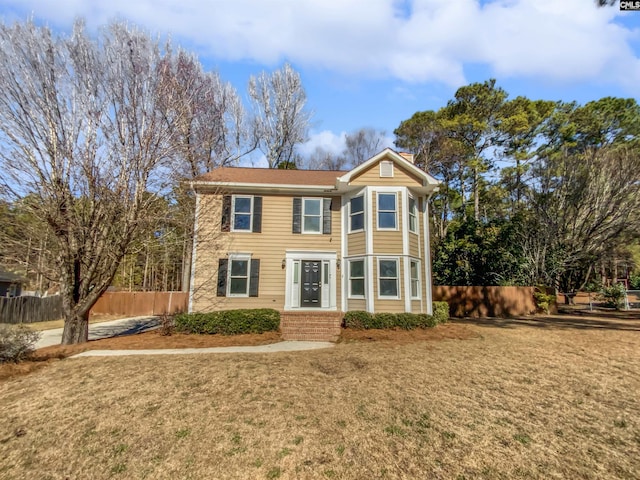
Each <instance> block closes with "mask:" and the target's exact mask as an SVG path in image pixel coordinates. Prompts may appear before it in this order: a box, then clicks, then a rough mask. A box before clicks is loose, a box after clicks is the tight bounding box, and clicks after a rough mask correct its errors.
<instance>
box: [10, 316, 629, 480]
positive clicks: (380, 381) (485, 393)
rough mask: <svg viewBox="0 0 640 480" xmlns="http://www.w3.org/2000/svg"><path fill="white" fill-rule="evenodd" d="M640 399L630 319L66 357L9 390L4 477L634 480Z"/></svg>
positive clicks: (456, 325) (458, 326)
mask: <svg viewBox="0 0 640 480" xmlns="http://www.w3.org/2000/svg"><path fill="white" fill-rule="evenodd" d="M429 332H431V333H429ZM639 394H640V321H638V320H634V319H613V320H605V321H601V320H589V319H577V320H575V321H572V322H559V323H553V322H551V321H545V320H535V321H530V320H514V321H500V322H499V323H498V326H496V325H495V324H494V323H493V322H488V321H487V322H482V321H478V322H474V323H460V322H453V323H451V324H448V325H444V326H439V327H437V328H436V329H434V330H431V331H428V332H427V333H424V332H420V334H419V335H417V336H416V335H411V334H410V333H406V332H397V333H393V332H383V333H377V332H364V333H363V334H360V335H351V336H350V337H349V338H347V339H345V340H344V341H342V342H341V343H339V344H338V345H337V346H336V347H335V348H333V349H327V350H322V351H313V352H297V353H278V354H270V355H266V354H256V355H248V354H242V355H239V354H224V355H190V356H179V357H176V356H155V357H128V358H127V357H116V358H114V357H112V358H82V359H64V360H60V361H56V362H53V363H51V364H50V365H48V366H47V367H45V368H40V369H38V370H37V371H35V372H32V373H30V374H28V375H22V376H14V377H12V378H8V379H5V380H3V381H1V382H0V405H1V406H2V415H1V416H0V478H3V479H7V480H8V479H66V478H69V479H85V478H87V479H89V478H90V479H96V480H98V479H110V478H115V479H143V478H148V479H224V478H258V479H259V478H263V479H278V478H280V479H293V478H300V479H306V478H322V479H325V478H336V479H362V478H370V479H377V478H381V479H382V478H390V479H391V478H429V479H457V480H462V479H518V478H522V479H549V478H558V479H594V480H595V479H598V480H600V479H612V478H620V479H637V478H640V461H639V459H640V405H639V401H640V395H639Z"/></svg>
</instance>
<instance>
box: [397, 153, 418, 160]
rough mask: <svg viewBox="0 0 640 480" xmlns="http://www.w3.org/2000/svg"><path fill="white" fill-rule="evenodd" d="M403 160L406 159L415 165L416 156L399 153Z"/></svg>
mask: <svg viewBox="0 0 640 480" xmlns="http://www.w3.org/2000/svg"><path fill="white" fill-rule="evenodd" d="M398 153H399V154H400V156H401V157H402V158H404V159H405V160H406V161H407V162H409V163H414V157H415V155H414V154H413V153H407V152H398Z"/></svg>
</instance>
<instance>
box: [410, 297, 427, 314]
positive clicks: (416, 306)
mask: <svg viewBox="0 0 640 480" xmlns="http://www.w3.org/2000/svg"><path fill="white" fill-rule="evenodd" d="M423 305H424V303H423ZM424 312H426V310H425V309H424V307H421V306H420V300H411V313H424Z"/></svg>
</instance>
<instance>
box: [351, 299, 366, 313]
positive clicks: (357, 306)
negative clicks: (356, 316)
mask: <svg viewBox="0 0 640 480" xmlns="http://www.w3.org/2000/svg"><path fill="white" fill-rule="evenodd" d="M366 309H367V301H366V300H364V299H360V298H350V299H349V300H347V311H350V310H351V311H353V310H366Z"/></svg>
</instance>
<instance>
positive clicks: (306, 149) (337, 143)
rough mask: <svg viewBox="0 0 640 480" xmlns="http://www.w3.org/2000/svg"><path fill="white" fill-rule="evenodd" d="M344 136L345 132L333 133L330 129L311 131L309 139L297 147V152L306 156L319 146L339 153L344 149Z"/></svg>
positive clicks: (336, 153) (335, 153)
mask: <svg viewBox="0 0 640 480" xmlns="http://www.w3.org/2000/svg"><path fill="white" fill-rule="evenodd" d="M345 136H346V133H345V132H341V133H334V132H332V131H330V130H323V131H321V132H312V133H311V134H310V135H309V140H307V141H306V142H305V143H303V144H302V145H300V146H299V147H298V153H299V154H300V155H301V156H302V157H304V158H307V157H309V155H311V154H312V153H313V152H314V151H315V149H316V148H317V147H321V148H323V149H324V150H326V151H327V152H330V153H333V154H334V155H339V154H340V153H341V152H342V151H343V150H344V146H345Z"/></svg>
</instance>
